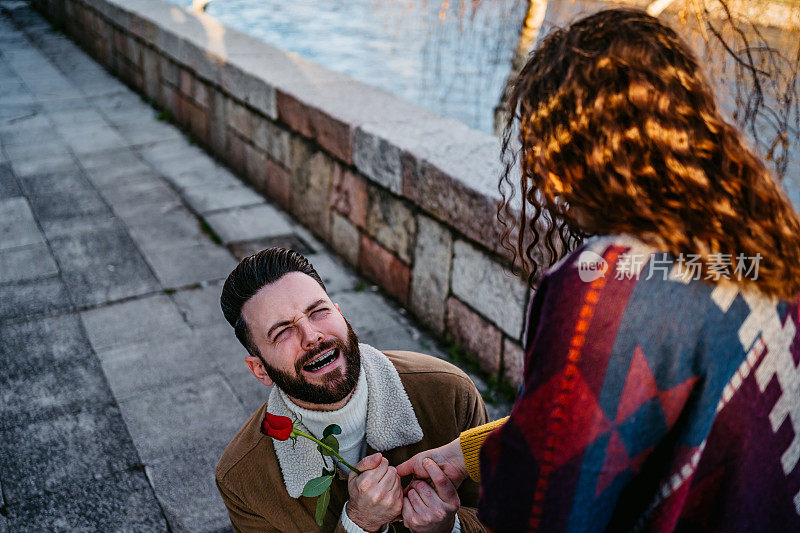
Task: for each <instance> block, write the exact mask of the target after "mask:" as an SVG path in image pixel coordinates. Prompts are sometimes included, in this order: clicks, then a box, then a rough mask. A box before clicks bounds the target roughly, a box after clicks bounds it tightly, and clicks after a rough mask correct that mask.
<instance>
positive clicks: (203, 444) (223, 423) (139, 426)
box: [119, 374, 250, 464]
mask: <svg viewBox="0 0 800 533" xmlns="http://www.w3.org/2000/svg"><path fill="white" fill-rule="evenodd" d="M165 405H169V406H170V408H169V409H165V408H164V406H165ZM119 406H120V410H121V411H122V414H123V416H124V417H125V422H126V424H127V426H128V429H129V431H130V435H131V438H132V439H133V442H134V443H135V445H136V449H137V450H138V451H139V456H140V457H141V458H142V461H143V462H144V463H145V464H150V463H154V462H156V461H158V460H161V459H169V458H172V457H175V456H179V455H182V456H192V455H194V454H197V453H214V452H216V453H217V454H218V455H221V454H222V451H223V450H224V449H225V447H226V446H227V445H228V443H229V442H230V440H231V439H232V438H233V436H234V435H235V434H236V432H237V431H238V429H239V426H240V425H241V424H242V423H243V422H244V420H245V419H246V417H247V416H249V415H250V413H246V412H245V411H244V408H243V407H242V404H241V403H240V402H239V400H238V399H237V398H236V396H235V395H234V394H233V392H232V391H231V389H230V387H229V386H228V384H227V383H226V382H225V380H224V379H223V378H222V376H220V375H219V374H212V375H210V376H206V377H201V378H198V379H196V380H192V381H182V382H180V383H177V384H175V385H174V386H172V387H166V388H160V389H152V390H151V391H150V393H149V394H141V395H138V396H135V397H132V398H128V399H127V400H123V401H121V402H119Z"/></svg>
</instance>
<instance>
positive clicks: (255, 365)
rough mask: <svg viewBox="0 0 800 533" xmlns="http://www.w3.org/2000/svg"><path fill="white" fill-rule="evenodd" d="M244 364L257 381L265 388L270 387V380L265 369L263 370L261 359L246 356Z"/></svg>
mask: <svg viewBox="0 0 800 533" xmlns="http://www.w3.org/2000/svg"><path fill="white" fill-rule="evenodd" d="M244 362H245V364H246V365H247V368H249V369H250V372H252V373H253V375H254V376H255V377H256V379H257V380H258V381H260V382H261V383H263V384H264V385H266V386H267V387H269V386H270V385H272V383H273V382H272V379H270V377H269V374H267V369H266V368H264V364H263V363H262V362H261V359H259V358H258V357H253V356H252V355H248V356H247V357H245V358H244Z"/></svg>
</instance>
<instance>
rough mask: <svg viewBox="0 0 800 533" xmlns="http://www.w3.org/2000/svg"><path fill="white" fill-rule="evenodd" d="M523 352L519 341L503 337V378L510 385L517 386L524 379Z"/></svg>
mask: <svg viewBox="0 0 800 533" xmlns="http://www.w3.org/2000/svg"><path fill="white" fill-rule="evenodd" d="M524 369H525V352H524V351H523V350H522V347H521V346H520V345H519V343H517V342H515V341H513V340H511V339H509V338H505V339H503V379H504V380H505V381H506V383H508V384H509V385H511V386H512V387H514V388H515V389H516V388H519V386H520V385H522V382H523V381H524V375H523V371H524Z"/></svg>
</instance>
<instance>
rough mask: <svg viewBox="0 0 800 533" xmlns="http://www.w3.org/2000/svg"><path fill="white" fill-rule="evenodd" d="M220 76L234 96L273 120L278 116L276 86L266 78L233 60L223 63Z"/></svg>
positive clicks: (222, 82) (226, 88)
mask: <svg viewBox="0 0 800 533" xmlns="http://www.w3.org/2000/svg"><path fill="white" fill-rule="evenodd" d="M220 78H221V79H220V81H221V84H222V88H223V89H225V90H226V91H227V92H228V94H230V95H231V96H232V97H233V98H236V99H237V100H239V101H240V102H244V103H245V104H247V105H249V106H250V107H252V108H254V109H257V110H258V111H260V112H261V113H263V114H264V116H266V117H268V118H270V119H272V120H276V119H277V118H278V111H277V107H276V95H275V88H274V87H272V86H271V85H269V84H268V83H267V82H266V81H265V80H264V79H262V78H260V77H259V76H258V75H256V74H253V73H250V72H248V71H247V70H246V69H245V68H243V67H242V66H241V65H237V64H235V63H233V62H227V63H224V64H222V65H221V67H220Z"/></svg>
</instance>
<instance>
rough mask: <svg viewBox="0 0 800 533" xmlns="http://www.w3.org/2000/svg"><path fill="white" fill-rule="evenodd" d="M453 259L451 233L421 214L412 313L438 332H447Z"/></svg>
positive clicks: (415, 258) (416, 246)
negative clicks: (446, 319) (446, 317)
mask: <svg viewBox="0 0 800 533" xmlns="http://www.w3.org/2000/svg"><path fill="white" fill-rule="evenodd" d="M452 256H453V237H452V235H451V234H450V231H449V230H447V228H445V227H444V226H443V225H442V224H439V223H438V222H436V221H434V220H433V219H431V218H428V217H426V216H424V215H418V216H417V239H416V245H415V248H414V265H413V266H414V268H413V270H412V272H411V310H412V311H413V312H414V314H416V315H417V316H418V317H419V318H420V319H421V320H422V322H423V323H424V324H425V325H427V326H428V327H430V328H431V329H432V330H433V331H435V332H437V333H441V332H442V331H443V330H444V319H445V310H446V301H447V296H448V293H449V292H450V268H451V262H452V261H451V259H452Z"/></svg>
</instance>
